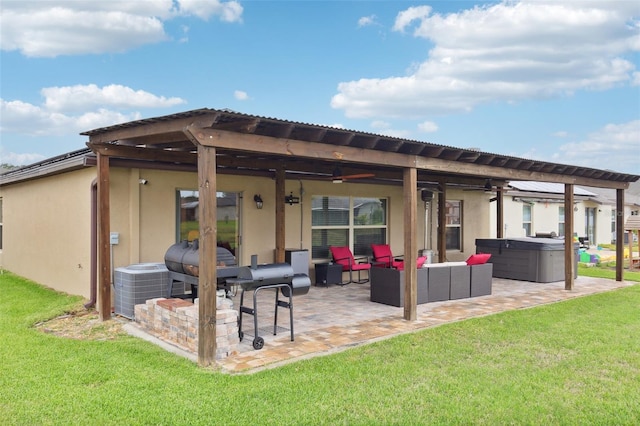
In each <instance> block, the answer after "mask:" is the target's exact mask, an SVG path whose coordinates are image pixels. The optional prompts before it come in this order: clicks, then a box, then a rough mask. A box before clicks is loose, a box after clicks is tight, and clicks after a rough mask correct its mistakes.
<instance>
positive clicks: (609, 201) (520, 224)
mask: <svg viewBox="0 0 640 426" xmlns="http://www.w3.org/2000/svg"><path fill="white" fill-rule="evenodd" d="M638 184H639V183H638V182H635V183H632V184H631V185H630V188H629V189H628V190H627V191H625V198H624V211H623V217H624V220H625V222H626V221H627V220H628V218H629V216H631V215H638V213H639V211H640V196H638V195H636V194H635V193H634V187H635V186H638ZM504 195H505V198H504V225H503V226H504V236H505V238H514V237H525V236H535V235H541V234H544V235H548V234H551V233H554V234H555V235H557V236H559V237H561V236H564V235H565V226H564V225H565V215H566V214H567V212H566V211H565V206H564V185H561V184H557V183H549V182H529V181H512V182H509V183H508V185H507V187H506V188H505V192H504ZM492 207H493V206H492ZM571 214H572V215H573V218H574V229H573V232H574V234H575V235H577V236H578V237H579V238H580V239H581V241H585V242H586V245H589V246H597V245H598V244H611V243H615V241H616V232H615V230H616V194H615V191H614V190H611V189H607V188H593V187H584V188H583V187H579V186H575V187H574V206H573V209H572V211H571ZM491 223H492V226H491V235H492V237H495V235H496V229H495V224H496V209H495V207H494V208H492V209H491ZM626 239H627V236H626V234H625V241H626Z"/></svg>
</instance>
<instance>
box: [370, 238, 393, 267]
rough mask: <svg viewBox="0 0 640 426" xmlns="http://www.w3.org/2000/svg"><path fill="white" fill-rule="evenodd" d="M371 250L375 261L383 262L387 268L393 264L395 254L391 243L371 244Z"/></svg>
mask: <svg viewBox="0 0 640 426" xmlns="http://www.w3.org/2000/svg"><path fill="white" fill-rule="evenodd" d="M371 251H372V253H373V260H374V261H375V262H379V263H382V264H383V265H382V266H384V267H385V268H388V267H390V266H391V262H392V260H393V254H392V253H391V247H390V246H389V244H371Z"/></svg>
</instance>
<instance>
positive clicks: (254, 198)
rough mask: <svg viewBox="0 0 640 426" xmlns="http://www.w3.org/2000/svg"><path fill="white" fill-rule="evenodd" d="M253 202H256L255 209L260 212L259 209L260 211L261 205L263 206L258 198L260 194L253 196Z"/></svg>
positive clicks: (260, 198)
mask: <svg viewBox="0 0 640 426" xmlns="http://www.w3.org/2000/svg"><path fill="white" fill-rule="evenodd" d="M253 201H255V202H256V208H257V209H258V210H261V209H262V205H263V204H262V197H261V196H260V194H256V195H254V196H253Z"/></svg>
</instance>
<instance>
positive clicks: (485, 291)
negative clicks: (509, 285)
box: [370, 255, 493, 307]
mask: <svg viewBox="0 0 640 426" xmlns="http://www.w3.org/2000/svg"><path fill="white" fill-rule="evenodd" d="M474 256H477V255H474ZM474 256H471V257H470V258H469V259H467V261H466V262H444V263H430V264H425V265H423V267H422V268H420V269H418V270H417V271H416V272H417V276H418V280H417V281H418V282H417V303H418V305H420V304H423V303H429V302H438V301H444V300H454V299H463V298H468V297H477V296H485V295H489V294H491V284H492V275H493V264H491V263H486V262H487V260H488V258H487V257H486V256H483V257H482V258H481V260H477V257H474ZM478 262H480V263H478ZM404 273H405V272H404V271H400V270H397V269H393V268H376V267H374V268H371V290H370V291H371V301H372V302H377V303H384V304H385V305H391V306H398V307H402V306H404V285H405V278H404Z"/></svg>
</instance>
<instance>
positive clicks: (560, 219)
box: [558, 206, 564, 237]
mask: <svg viewBox="0 0 640 426" xmlns="http://www.w3.org/2000/svg"><path fill="white" fill-rule="evenodd" d="M558 236H560V237H564V206H559V207H558Z"/></svg>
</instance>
